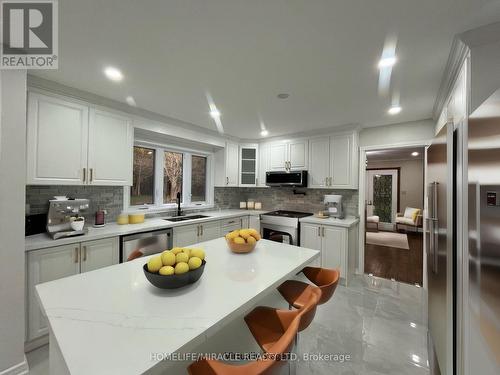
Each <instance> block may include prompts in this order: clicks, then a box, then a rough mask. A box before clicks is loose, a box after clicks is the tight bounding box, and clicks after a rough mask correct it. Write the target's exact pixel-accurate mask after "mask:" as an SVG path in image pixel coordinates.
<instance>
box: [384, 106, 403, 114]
mask: <svg viewBox="0 0 500 375" xmlns="http://www.w3.org/2000/svg"><path fill="white" fill-rule="evenodd" d="M387 112H388V113H389V114H390V115H397V114H398V113H399V112H401V107H400V106H399V105H395V106H392V107H391V108H389V110H388V111H387Z"/></svg>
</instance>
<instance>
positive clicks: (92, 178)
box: [90, 168, 94, 183]
mask: <svg viewBox="0 0 500 375" xmlns="http://www.w3.org/2000/svg"><path fill="white" fill-rule="evenodd" d="M93 180H94V168H90V183H92V181H93Z"/></svg>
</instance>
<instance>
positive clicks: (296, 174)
mask: <svg viewBox="0 0 500 375" xmlns="http://www.w3.org/2000/svg"><path fill="white" fill-rule="evenodd" d="M266 185H267V186H296V187H307V171H293V172H266Z"/></svg>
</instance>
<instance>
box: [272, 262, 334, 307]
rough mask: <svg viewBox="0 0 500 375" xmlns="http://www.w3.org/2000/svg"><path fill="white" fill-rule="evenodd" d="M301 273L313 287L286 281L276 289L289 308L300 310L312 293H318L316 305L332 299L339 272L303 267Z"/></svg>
mask: <svg viewBox="0 0 500 375" xmlns="http://www.w3.org/2000/svg"><path fill="white" fill-rule="evenodd" d="M301 272H302V273H304V275H305V276H306V277H307V278H308V279H309V280H310V281H311V282H312V283H314V284H315V286H314V285H311V284H308V283H304V282H302V281H298V280H287V281H285V282H284V283H283V284H281V285H280V286H279V287H278V291H279V292H280V293H281V295H282V296H283V298H284V299H285V300H286V301H287V302H288V304H289V305H290V306H293V307H295V308H296V309H301V308H302V307H304V306H305V305H306V304H307V302H308V301H309V299H310V298H311V297H310V296H311V294H313V293H314V291H319V292H320V299H319V302H318V305H322V304H324V303H325V302H327V301H328V300H330V298H332V296H333V293H334V292H335V289H336V288H337V285H338V283H339V279H340V272H339V271H338V270H333V269H328V268H320V267H305V268H304V269H303V270H302V271H301Z"/></svg>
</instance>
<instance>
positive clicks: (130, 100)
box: [125, 96, 137, 107]
mask: <svg viewBox="0 0 500 375" xmlns="http://www.w3.org/2000/svg"><path fill="white" fill-rule="evenodd" d="M125 101H126V102H127V104H128V105H129V106H131V107H136V106H137V103H136V102H135V99H134V97H133V96H127V97H126V98H125Z"/></svg>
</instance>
